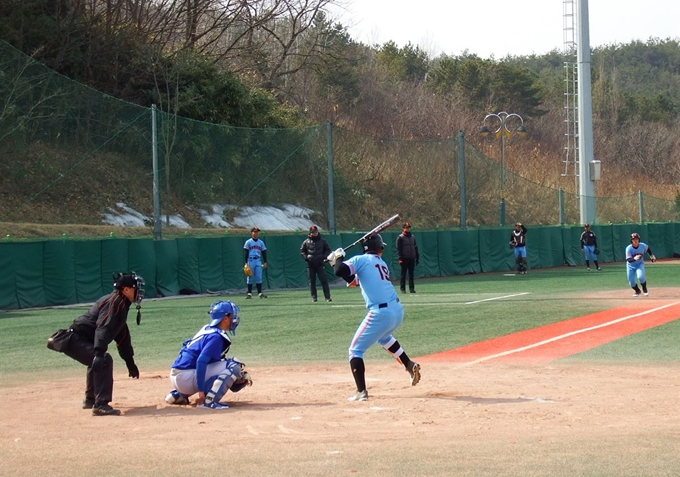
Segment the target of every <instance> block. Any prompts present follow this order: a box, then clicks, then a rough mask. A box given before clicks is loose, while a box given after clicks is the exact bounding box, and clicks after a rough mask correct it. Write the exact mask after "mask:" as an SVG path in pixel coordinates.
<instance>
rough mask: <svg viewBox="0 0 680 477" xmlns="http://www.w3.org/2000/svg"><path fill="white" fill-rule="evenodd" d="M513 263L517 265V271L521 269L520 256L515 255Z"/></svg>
mask: <svg viewBox="0 0 680 477" xmlns="http://www.w3.org/2000/svg"><path fill="white" fill-rule="evenodd" d="M515 265H517V271H518V272H521V271H522V257H517V258H516V259H515Z"/></svg>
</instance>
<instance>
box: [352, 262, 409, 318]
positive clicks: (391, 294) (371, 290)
mask: <svg viewBox="0 0 680 477" xmlns="http://www.w3.org/2000/svg"><path fill="white" fill-rule="evenodd" d="M344 263H345V264H346V265H347V266H348V267H349V270H350V272H351V273H352V275H356V276H357V277H358V279H359V280H358V281H359V286H360V287H361V295H362V296H363V297H364V300H365V301H366V308H369V309H370V308H373V307H376V306H378V305H379V304H380V303H389V302H391V301H393V300H396V299H397V293H396V292H395V291H394V286H393V285H392V282H391V281H390V271H389V269H388V268H387V264H386V263H385V261H384V260H383V259H382V258H381V257H380V256H378V255H376V254H374V253H365V254H363V255H355V256H354V257H352V258H350V259H349V260H345V262H344Z"/></svg>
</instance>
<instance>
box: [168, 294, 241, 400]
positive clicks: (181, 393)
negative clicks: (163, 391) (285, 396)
mask: <svg viewBox="0 0 680 477" xmlns="http://www.w3.org/2000/svg"><path fill="white" fill-rule="evenodd" d="M238 313H239V307H238V306H236V304H235V303H233V302H231V301H218V302H216V303H213V304H212V305H210V309H209V310H208V315H209V316H210V322H209V323H208V324H207V325H205V326H203V327H202V328H201V329H200V330H198V333H196V334H195V335H194V337H193V338H190V339H188V340H186V341H184V343H182V349H180V351H179V356H177V359H175V362H174V363H172V368H171V369H170V382H171V383H172V386H173V390H172V391H170V393H169V394H168V395H167V396H166V397H165V401H166V402H167V403H168V404H189V397H190V396H192V395H194V394H196V393H198V396H197V397H196V404H197V405H198V406H200V407H206V408H210V409H228V408H229V406H228V405H227V404H224V403H221V402H220V400H221V399H222V397H224V395H225V394H226V393H227V391H229V390H230V391H232V392H238V391H240V390H241V389H243V388H244V387H245V386H250V385H252V384H253V380H252V379H251V378H250V375H249V374H248V372H247V371H246V370H245V365H244V364H243V363H241V362H239V361H238V360H237V359H235V358H227V357H226V355H227V352H228V351H229V348H230V347H231V339H230V338H229V335H228V334H227V331H228V332H230V333H231V334H232V336H234V335H236V327H237V326H238V325H239V323H240V322H241V318H240V317H239V314H238Z"/></svg>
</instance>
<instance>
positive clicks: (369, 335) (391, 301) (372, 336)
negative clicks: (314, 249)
mask: <svg viewBox="0 0 680 477" xmlns="http://www.w3.org/2000/svg"><path fill="white" fill-rule="evenodd" d="M384 249H385V244H384V243H383V240H382V237H381V236H380V235H379V234H378V235H374V236H373V237H371V238H369V239H368V240H366V241H365V242H364V243H363V250H364V254H363V255H356V256H354V257H352V258H350V259H349V260H345V261H342V260H341V259H342V258H343V257H344V256H345V251H344V250H343V249H341V248H339V249H337V250H335V251H334V252H331V253H330V255H328V261H329V263H330V264H331V265H333V270H334V271H335V274H336V275H337V276H339V277H342V278H343V279H344V280H345V281H346V282H348V283H351V282H353V281H354V280H355V278H356V279H357V281H358V282H359V287H360V288H361V295H362V296H363V297H364V301H365V302H366V309H367V310H368V313H367V314H366V316H365V317H364V319H363V321H362V322H361V324H360V325H359V328H358V329H357V331H356V333H354V337H353V338H352V342H351V343H350V347H349V364H350V368H351V370H352V376H353V377H354V382H355V383H356V388H357V391H356V393H355V394H354V395H353V396H351V397H350V398H349V401H367V400H368V390H367V389H366V367H365V365H364V353H365V352H366V350H368V348H370V347H371V346H372V345H374V344H375V343H378V344H380V346H382V347H383V348H384V349H385V350H386V351H387V352H388V353H390V354H391V355H392V356H393V357H394V358H395V359H396V360H397V361H399V362H400V363H401V364H403V365H404V368H405V369H406V371H408V373H409V375H410V376H411V386H415V385H416V384H418V382H419V381H420V365H419V364H418V363H416V362H415V361H411V359H409V357H408V355H407V354H406V352H405V351H404V350H403V348H402V347H401V345H400V344H399V342H398V341H397V340H396V338H395V337H394V336H392V333H393V332H394V331H395V330H396V329H397V328H399V326H400V325H401V323H402V322H403V321H404V307H403V306H402V305H401V303H399V298H397V293H396V292H395V291H394V286H393V285H392V282H391V281H390V272H389V269H388V268H387V264H386V263H385V262H384V261H383V259H382V257H381V255H382V253H383V250H384Z"/></svg>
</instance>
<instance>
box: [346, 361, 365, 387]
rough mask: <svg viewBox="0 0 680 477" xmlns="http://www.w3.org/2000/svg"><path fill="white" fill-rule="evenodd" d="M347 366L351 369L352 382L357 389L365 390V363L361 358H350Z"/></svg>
mask: <svg viewBox="0 0 680 477" xmlns="http://www.w3.org/2000/svg"><path fill="white" fill-rule="evenodd" d="M349 367H350V369H351V370H352V377H353V378H354V383H355V384H356V385H357V391H365V390H366V365H365V364H364V360H363V359H361V358H352V359H350V360H349Z"/></svg>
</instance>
